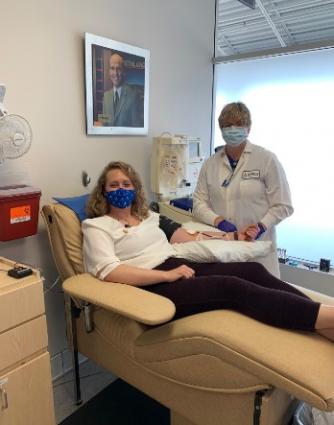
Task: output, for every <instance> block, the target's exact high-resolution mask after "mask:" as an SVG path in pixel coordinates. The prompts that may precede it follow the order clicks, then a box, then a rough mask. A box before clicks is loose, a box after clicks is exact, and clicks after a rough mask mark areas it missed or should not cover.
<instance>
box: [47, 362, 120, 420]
mask: <svg viewBox="0 0 334 425" xmlns="http://www.w3.org/2000/svg"><path fill="white" fill-rule="evenodd" d="M80 377H81V379H80V382H81V397H82V400H83V404H84V403H86V402H87V401H88V400H90V399H91V398H92V397H94V395H95V394H97V393H98V392H100V391H101V390H102V389H103V388H105V387H106V386H107V385H108V384H110V383H111V382H113V381H114V380H115V379H116V378H115V376H113V375H112V374H111V373H109V372H107V371H105V370H104V369H102V368H101V367H99V366H97V365H95V364H93V363H92V362H90V361H89V360H87V361H85V362H84V363H82V364H81V365H80ZM73 392H74V391H73V375H72V372H70V373H67V374H66V375H64V376H63V377H62V378H60V379H58V380H56V381H54V382H53V394H54V403H55V412H56V421H57V424H59V423H60V422H61V421H62V420H64V419H65V418H67V417H68V416H69V415H71V414H72V413H73V412H74V411H75V410H77V409H79V408H80V406H76V405H75V403H74V396H73Z"/></svg>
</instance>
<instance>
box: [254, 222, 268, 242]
mask: <svg viewBox="0 0 334 425" xmlns="http://www.w3.org/2000/svg"><path fill="white" fill-rule="evenodd" d="M257 226H258V228H259V229H260V230H259V232H258V234H257V235H256V238H255V239H259V237H260V236H261V235H262V234H263V233H264V232H265V231H266V229H265V228H264V226H263V224H262V223H257Z"/></svg>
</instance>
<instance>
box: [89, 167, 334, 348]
mask: <svg viewBox="0 0 334 425" xmlns="http://www.w3.org/2000/svg"><path fill="white" fill-rule="evenodd" d="M88 216H89V217H91V218H89V219H87V220H85V221H84V222H83V223H82V231H83V237H84V244H83V254H84V262H85V267H86V270H87V271H88V272H90V273H91V274H93V275H94V276H96V277H98V278H99V279H101V280H103V281H106V282H108V281H111V282H120V283H124V284H128V285H134V286H140V287H144V288H145V289H146V290H148V291H151V292H154V293H156V294H160V295H163V296H165V297H167V298H169V299H170V300H172V301H173V302H174V304H175V306H176V314H175V317H174V318H175V319H177V318H181V317H184V316H188V315H191V314H196V313H200V312H204V311H209V310H218V309H232V310H236V311H238V312H240V313H242V314H245V315H247V316H249V317H252V318H254V319H256V320H259V321H261V322H264V323H267V324H269V325H272V326H277V327H282V328H286V329H296V330H302V331H316V332H318V333H320V334H321V335H323V336H325V337H327V338H329V339H330V340H332V341H334V307H333V306H327V305H324V304H320V303H318V302H314V301H312V300H311V299H310V298H309V297H307V296H306V295H305V294H303V293H302V292H300V291H298V290H297V289H295V288H294V287H293V286H291V285H289V284H287V283H285V282H283V281H281V280H279V279H277V278H276V277H274V276H273V275H271V274H270V273H269V272H268V271H267V270H266V269H265V268H264V267H263V266H262V265H261V264H259V263H255V262H252V263H251V262H248V263H247V262H245V263H194V262H190V261H187V260H184V259H180V258H173V256H174V250H173V248H172V245H171V244H170V243H169V242H168V239H167V237H166V234H165V233H164V232H163V231H162V230H161V228H160V227H159V214H157V213H154V212H152V211H150V210H149V209H148V206H147V203H146V200H145V195H144V191H143V186H142V183H141V180H140V178H139V176H138V174H137V173H136V172H135V170H134V169H133V168H132V167H131V166H130V165H128V164H125V163H123V162H111V163H110V164H108V165H107V166H106V167H105V169H104V170H103V172H102V174H101V176H100V177H99V180H98V183H97V185H96V187H95V189H94V190H93V192H92V194H91V197H90V200H89V203H88ZM169 227H172V228H170V229H169V232H167V233H169V236H170V242H171V243H173V242H181V241H187V240H194V237H195V236H194V235H189V234H188V233H186V231H185V230H184V229H182V228H177V225H176V226H174V228H173V226H169ZM173 231H174V232H173ZM204 237H209V236H204ZM221 237H222V238H224V239H235V238H236V237H238V238H239V239H241V240H248V239H252V235H251V234H250V233H249V231H247V235H246V234H244V233H242V232H238V234H234V233H232V234H225V235H221Z"/></svg>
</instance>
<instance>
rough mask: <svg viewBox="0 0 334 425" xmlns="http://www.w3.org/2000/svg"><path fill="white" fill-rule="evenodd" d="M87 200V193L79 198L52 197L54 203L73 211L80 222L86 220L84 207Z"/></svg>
mask: <svg viewBox="0 0 334 425" xmlns="http://www.w3.org/2000/svg"><path fill="white" fill-rule="evenodd" d="M88 198H89V193H86V194H85V195H81V196H73V197H72V198H56V197H53V199H54V200H55V201H57V202H59V203H60V204H62V205H65V207H68V208H70V209H71V210H72V211H74V212H75V213H76V215H77V216H78V218H79V220H80V221H82V220H85V219H86V218H87V213H86V205H87V202H88Z"/></svg>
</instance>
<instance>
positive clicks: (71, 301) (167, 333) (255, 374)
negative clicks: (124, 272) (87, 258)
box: [42, 204, 334, 425]
mask: <svg viewBox="0 0 334 425" xmlns="http://www.w3.org/2000/svg"><path fill="white" fill-rule="evenodd" d="M42 215H43V217H44V219H45V222H46V224H47V229H48V233H49V238H50V242H51V248H52V252H53V255H54V259H55V262H56V265H57V268H58V270H59V274H60V276H61V278H62V279H63V288H64V292H65V295H66V313H67V324H68V329H67V331H68V332H67V334H68V339H69V344H70V347H71V349H72V354H73V363H74V371H75V376H76V398H77V401H79V399H80V386H79V375H78V358H77V357H78V356H77V355H78V351H79V352H80V353H82V354H83V355H85V356H86V357H88V358H89V359H92V360H93V361H94V362H96V363H98V364H100V365H102V366H103V367H105V368H106V369H108V370H110V371H111V372H113V373H114V374H116V375H117V376H119V377H120V378H122V379H124V380H125V381H127V382H128V383H129V384H131V385H133V386H135V387H136V388H138V389H139V390H141V391H143V392H144V393H146V394H148V395H149V396H150V397H152V398H154V399H156V400H157V401H159V402H160V403H162V404H163V405H165V406H167V407H168V408H170V410H171V423H172V424H173V425H194V424H197V425H282V424H286V423H287V422H288V420H289V418H291V415H292V413H293V411H294V408H295V406H296V403H297V401H298V400H304V401H306V402H308V403H310V404H311V405H312V406H314V407H317V408H319V409H321V410H334V343H331V342H330V341H328V340H326V339H325V338H323V337H321V336H319V335H317V334H315V333H308V332H292V331H287V330H284V329H278V328H274V327H271V326H268V325H265V324H263V323H260V322H257V321H255V320H253V319H250V318H248V317H246V316H243V315H241V314H239V313H236V312H233V311H228V310H221V311H211V312H206V313H201V314H197V315H193V316H189V317H186V318H182V319H179V320H175V321H170V320H171V319H172V318H173V314H174V305H173V303H172V302H171V301H170V300H168V299H166V298H164V297H161V296H158V295H156V294H152V293H150V292H147V291H145V290H143V289H140V288H136V287H132V286H129V285H124V284H119V283H104V282H101V281H99V280H97V279H95V278H94V277H92V276H90V275H89V274H87V273H84V270H83V264H82V256H81V245H82V236H81V230H80V223H79V220H78V219H77V217H76V215H75V214H74V212H73V211H72V210H70V209H69V208H67V207H65V206H62V205H59V204H52V205H46V206H44V207H43V210H42ZM323 298H324V299H326V301H327V302H328V303H329V302H332V298H330V297H323Z"/></svg>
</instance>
